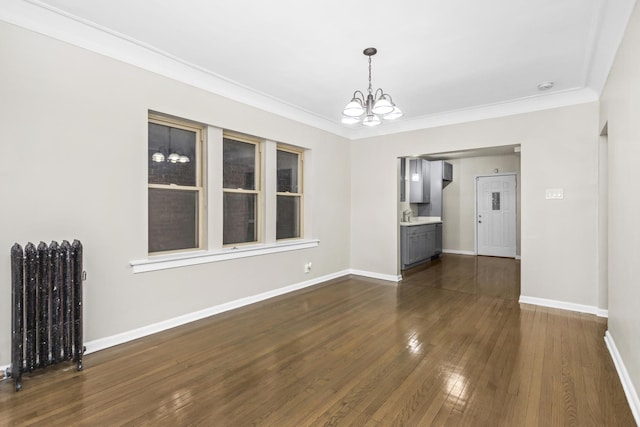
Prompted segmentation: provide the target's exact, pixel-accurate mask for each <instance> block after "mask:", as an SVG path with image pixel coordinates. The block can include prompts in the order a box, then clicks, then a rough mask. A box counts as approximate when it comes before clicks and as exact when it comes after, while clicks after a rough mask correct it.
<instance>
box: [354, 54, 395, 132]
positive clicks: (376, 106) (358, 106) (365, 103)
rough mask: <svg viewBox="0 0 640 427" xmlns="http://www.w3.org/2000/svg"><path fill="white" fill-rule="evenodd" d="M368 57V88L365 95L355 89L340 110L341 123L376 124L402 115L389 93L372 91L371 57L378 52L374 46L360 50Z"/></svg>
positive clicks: (377, 90) (380, 90) (378, 90)
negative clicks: (351, 96) (349, 99)
mask: <svg viewBox="0 0 640 427" xmlns="http://www.w3.org/2000/svg"><path fill="white" fill-rule="evenodd" d="M362 53H364V54H365V55H366V56H368V57H369V88H368V89H367V96H366V97H365V96H364V93H362V92H361V91H359V90H357V91H355V92H354V93H353V98H352V99H351V101H349V103H348V104H347V106H346V107H344V110H343V111H342V123H344V124H348V125H351V124H355V123H362V125H363V126H377V125H379V124H380V123H382V121H381V120H380V118H381V117H382V119H384V120H393V119H397V118H399V117H402V111H401V110H400V109H399V108H398V107H396V104H394V103H393V100H392V99H391V95H389V94H388V93H384V91H383V90H382V89H376V91H375V92H374V91H373V87H372V86H371V57H372V56H373V55H375V54H376V53H378V50H377V49H376V48H375V47H368V48H366V49H365V50H363V51H362Z"/></svg>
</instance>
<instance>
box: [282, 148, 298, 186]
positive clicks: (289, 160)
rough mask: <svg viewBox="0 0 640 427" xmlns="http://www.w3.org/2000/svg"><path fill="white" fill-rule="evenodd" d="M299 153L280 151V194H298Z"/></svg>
mask: <svg viewBox="0 0 640 427" xmlns="http://www.w3.org/2000/svg"><path fill="white" fill-rule="evenodd" d="M298 156H299V154H297V153H291V152H289V151H281V150H278V192H279V193H285V192H289V193H298V192H299V191H298Z"/></svg>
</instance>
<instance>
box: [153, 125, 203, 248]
mask: <svg viewBox="0 0 640 427" xmlns="http://www.w3.org/2000/svg"><path fill="white" fill-rule="evenodd" d="M149 123H154V124H158V125H162V126H168V127H172V128H176V129H182V130H186V131H190V132H195V134H196V141H195V143H196V146H195V157H196V158H195V159H194V162H195V165H196V183H195V184H196V185H195V186H188V185H176V184H151V183H149V170H148V169H147V203H148V200H149V190H150V189H156V190H170V191H171V190H173V191H185V192H196V193H197V203H198V206H197V209H196V212H197V216H198V218H197V220H196V227H197V231H196V236H195V237H196V238H197V243H198V244H197V246H196V247H193V248H182V249H170V250H166V251H155V252H151V251H150V250H149V232H150V230H149V224H148V220H149V215H150V210H149V209H150V206H149V205H148V204H147V253H148V255H149V256H161V255H170V254H179V253H188V252H193V251H201V250H203V249H205V248H206V247H207V242H206V235H207V233H206V227H205V224H206V222H205V218H206V216H207V209H206V201H205V194H206V191H205V190H206V188H205V182H206V179H205V177H204V174H203V171H204V170H205V165H204V164H203V163H204V159H205V151H204V150H205V135H206V131H205V129H206V127H205V126H203V125H200V124H198V123H194V122H191V121H188V120H184V119H179V118H173V117H167V116H164V115H160V114H153V113H149V115H148V118H147V129H148V125H149ZM148 151H149V135H148V134H147V155H148Z"/></svg>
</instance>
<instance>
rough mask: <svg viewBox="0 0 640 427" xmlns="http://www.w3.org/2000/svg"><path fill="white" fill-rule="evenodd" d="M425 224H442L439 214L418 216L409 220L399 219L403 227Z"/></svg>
mask: <svg viewBox="0 0 640 427" xmlns="http://www.w3.org/2000/svg"><path fill="white" fill-rule="evenodd" d="M426 224H442V218H440V217H439V216H418V217H415V218H413V217H412V218H411V221H410V222H402V221H400V225H401V226H403V227H412V226H414V225H426Z"/></svg>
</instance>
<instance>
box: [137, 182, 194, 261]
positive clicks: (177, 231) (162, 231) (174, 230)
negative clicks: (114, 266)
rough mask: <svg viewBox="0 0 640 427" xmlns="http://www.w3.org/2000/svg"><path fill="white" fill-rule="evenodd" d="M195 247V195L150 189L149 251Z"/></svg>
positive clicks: (185, 192) (181, 191) (191, 192)
mask: <svg viewBox="0 0 640 427" xmlns="http://www.w3.org/2000/svg"><path fill="white" fill-rule="evenodd" d="M197 247H198V192H197V191H187V190H165V189H157V188H150V189H149V252H162V251H172V250H178V249H192V248H197Z"/></svg>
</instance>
